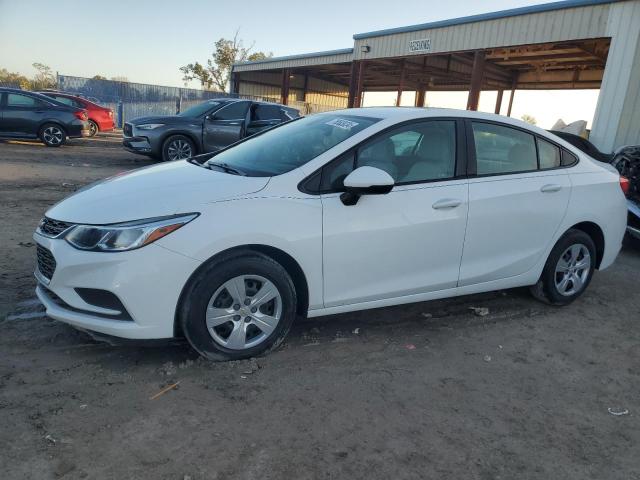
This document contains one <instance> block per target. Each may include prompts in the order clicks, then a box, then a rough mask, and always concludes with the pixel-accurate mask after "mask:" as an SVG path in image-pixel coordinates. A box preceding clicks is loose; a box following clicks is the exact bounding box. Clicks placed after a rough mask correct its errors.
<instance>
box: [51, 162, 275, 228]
mask: <svg viewBox="0 0 640 480" xmlns="http://www.w3.org/2000/svg"><path fill="white" fill-rule="evenodd" d="M268 182H269V178H268V177H242V176H238V175H231V174H227V173H224V172H218V171H214V170H209V169H206V168H203V167H200V166H198V165H194V164H191V163H189V162H187V161H186V160H182V161H176V162H168V163H163V164H160V165H155V166H151V167H146V168H140V169H137V170H133V171H130V172H125V173H122V174H118V175H115V176H113V177H110V178H107V179H105V180H102V181H99V182H96V183H93V184H91V185H88V186H86V187H84V188H82V189H80V190H78V191H77V192H76V193H74V194H73V195H71V196H70V197H67V198H66V199H64V200H62V201H61V202H59V203H57V204H56V205H54V206H53V207H52V208H51V209H49V211H47V213H46V216H47V217H49V218H53V219H55V220H60V221H64V222H71V223H87V224H94V225H103V224H108V223H118V222H126V221H130V220H140V219H145V218H152V217H161V216H164V215H174V214H179V213H190V212H199V211H200V210H199V208H201V206H202V205H203V204H206V203H211V202H216V201H221V200H229V199H233V198H238V197H241V196H243V195H247V194H251V193H255V192H258V191H260V190H262V189H263V188H264V187H265V186H266V185H267V183H268Z"/></svg>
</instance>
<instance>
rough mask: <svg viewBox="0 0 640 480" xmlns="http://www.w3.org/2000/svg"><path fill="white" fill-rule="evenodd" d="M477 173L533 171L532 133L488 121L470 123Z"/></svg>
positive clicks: (534, 163)
mask: <svg viewBox="0 0 640 480" xmlns="http://www.w3.org/2000/svg"><path fill="white" fill-rule="evenodd" d="M472 128H473V138H474V143H475V147H476V164H477V167H476V168H477V174H478V175H495V174H500V173H517V172H528V171H532V170H537V168H538V158H537V155H536V142H535V138H534V136H533V135H532V134H529V133H526V132H523V131H522V130H516V129H515V128H510V127H504V126H501V125H494V124H490V123H480V122H472Z"/></svg>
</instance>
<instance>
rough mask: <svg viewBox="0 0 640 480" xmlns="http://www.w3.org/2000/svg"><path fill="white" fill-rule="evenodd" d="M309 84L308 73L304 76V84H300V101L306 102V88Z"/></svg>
mask: <svg viewBox="0 0 640 480" xmlns="http://www.w3.org/2000/svg"><path fill="white" fill-rule="evenodd" d="M308 86H309V75H306V74H305V76H304V84H303V86H302V101H303V102H306V101H307V88H308Z"/></svg>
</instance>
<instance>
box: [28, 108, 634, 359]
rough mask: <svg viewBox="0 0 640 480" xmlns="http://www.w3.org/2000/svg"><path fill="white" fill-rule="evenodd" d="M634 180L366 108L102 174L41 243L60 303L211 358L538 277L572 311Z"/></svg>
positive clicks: (491, 133)
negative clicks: (309, 328) (183, 342)
mask: <svg viewBox="0 0 640 480" xmlns="http://www.w3.org/2000/svg"><path fill="white" fill-rule="evenodd" d="M627 186H628V183H627V181H626V179H624V178H622V177H620V176H619V175H618V173H617V172H616V171H615V170H614V169H613V168H612V167H609V166H608V165H605V164H602V163H599V162H597V161H595V160H593V159H591V158H590V157H588V156H587V155H586V154H584V153H582V152H580V151H579V150H577V149H576V148H574V147H573V146H571V145H570V144H569V143H566V142H565V141H563V140H561V139H560V138H558V137H556V136H554V135H553V134H550V133H547V132H546V131H544V130H541V129H539V128H536V127H532V126H530V125H527V124H525V123H523V122H520V121H517V120H512V119H510V118H505V117H500V116H497V115H490V114H483V113H475V112H468V111H456V110H440V109H414V108H363V109H352V110H341V111H335V112H329V113H322V114H318V115H313V116H309V117H306V118H301V119H298V120H294V121H291V122H288V123H286V124H283V125H281V126H278V127H276V128H273V129H271V130H268V131H266V132H264V133H261V134H259V135H257V136H254V137H252V138H250V139H247V140H244V141H242V142H239V143H237V144H235V145H233V146H231V147H229V148H227V149H225V150H222V151H219V152H217V153H214V154H207V155H205V156H200V157H195V158H193V159H190V160H186V161H185V160H183V161H175V162H170V163H165V164H161V165H157V166H154V167H150V168H143V169H139V170H135V171H133V172H130V173H127V174H124V175H119V176H115V177H112V178H109V179H107V180H105V181H102V182H99V183H97V184H93V185H90V186H88V187H86V188H84V189H83V190H81V191H79V192H77V193H76V194H74V195H72V196H71V197H69V198H67V199H66V200H64V201H62V202H60V203H58V204H57V205H55V206H53V207H52V208H51V209H50V210H49V211H48V212H47V213H46V216H45V217H44V218H43V220H42V222H41V224H40V225H39V227H38V230H37V232H36V233H35V235H34V238H35V240H36V242H37V253H38V267H37V270H36V277H37V279H38V286H37V290H36V291H37V295H38V297H39V298H40V300H41V301H42V303H43V304H44V305H45V306H46V309H47V314H48V315H49V316H50V317H52V318H55V319H58V320H61V321H63V322H67V323H69V324H71V325H74V326H76V327H78V328H82V329H88V330H94V331H98V332H102V333H104V334H108V335H115V336H120V337H126V338H167V337H173V336H177V335H184V336H186V338H187V339H188V340H189V342H190V343H191V345H192V346H193V348H195V349H196V350H197V351H198V352H200V353H201V354H202V355H204V356H205V357H207V358H210V359H214V360H222V359H238V358H246V357H250V356H254V355H257V354H260V353H264V352H266V351H268V350H270V349H272V348H274V347H276V346H277V345H278V344H280V343H281V342H282V340H283V338H284V337H285V335H286V334H287V331H288V330H289V328H290V327H291V324H292V322H293V321H294V319H295V318H296V316H309V317H315V316H320V315H329V314H334V313H342V312H350V311H355V310H362V309H368V308H377V307H386V306H389V305H398V304H404V303H410V302H422V301H425V300H431V299H436V298H444V297H453V296H458V295H467V294H472V293H478V292H486V291H490V290H496V289H504V288H512V287H521V286H532V292H533V293H534V295H535V296H536V297H538V298H540V299H542V300H544V301H547V302H548V303H552V304H555V305H565V304H568V303H570V302H571V301H573V300H575V299H576V298H577V297H578V296H580V295H581V294H582V293H583V292H584V290H585V289H586V288H587V286H588V285H589V282H590V281H591V278H592V276H593V273H594V270H595V269H600V270H602V269H604V268H607V267H608V266H610V265H611V264H612V263H613V261H614V260H615V258H616V256H617V254H618V252H619V250H620V247H621V242H622V238H623V235H624V232H625V226H626V215H627V213H626V212H627V208H626V202H625V196H624V193H623V190H624V189H625V188H626V187H627Z"/></svg>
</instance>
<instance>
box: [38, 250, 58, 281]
mask: <svg viewBox="0 0 640 480" xmlns="http://www.w3.org/2000/svg"><path fill="white" fill-rule="evenodd" d="M37 256H38V271H39V272H40V273H41V274H42V276H43V277H45V278H46V279H48V280H51V277H53V272H55V271H56V259H55V258H53V254H52V253H51V252H50V251H49V250H48V249H46V248H44V247H43V246H42V245H38V247H37Z"/></svg>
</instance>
